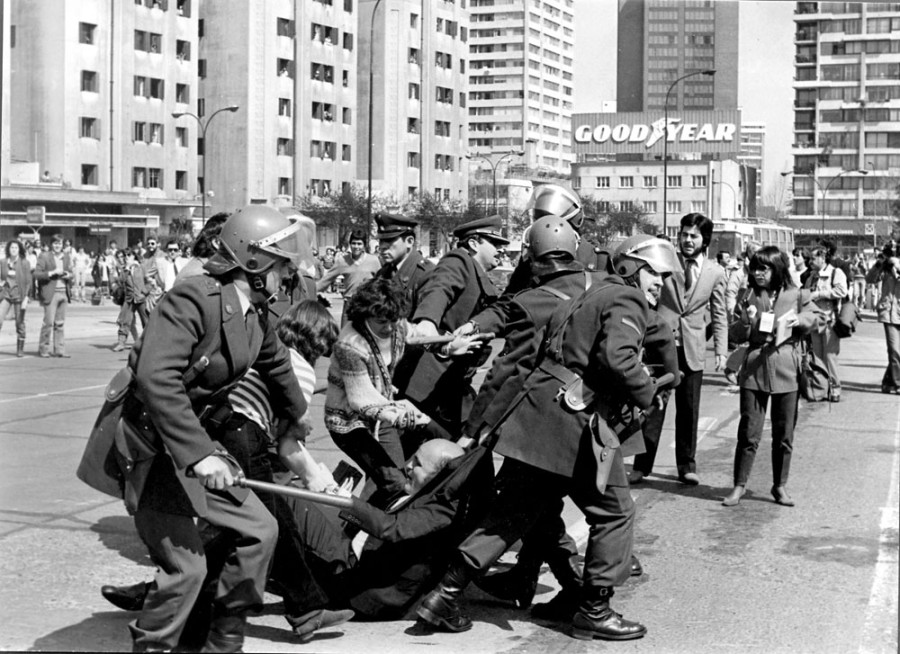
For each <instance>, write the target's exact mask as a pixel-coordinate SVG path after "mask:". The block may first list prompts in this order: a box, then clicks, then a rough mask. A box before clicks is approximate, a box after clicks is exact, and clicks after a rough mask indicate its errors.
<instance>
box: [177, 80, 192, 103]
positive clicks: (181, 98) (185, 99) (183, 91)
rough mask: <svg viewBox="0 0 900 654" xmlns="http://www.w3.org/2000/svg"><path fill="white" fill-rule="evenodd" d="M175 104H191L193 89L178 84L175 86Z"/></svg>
mask: <svg viewBox="0 0 900 654" xmlns="http://www.w3.org/2000/svg"><path fill="white" fill-rule="evenodd" d="M175 102H180V103H182V104H190V102H191V87H190V86H188V85H187V84H176V85H175Z"/></svg>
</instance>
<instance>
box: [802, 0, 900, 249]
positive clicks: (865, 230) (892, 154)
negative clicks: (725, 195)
mask: <svg viewBox="0 0 900 654" xmlns="http://www.w3.org/2000/svg"><path fill="white" fill-rule="evenodd" d="M794 22H795V24H796V33H795V38H794V41H795V44H796V56H795V64H794V89H795V99H794V137H795V140H794V149H793V153H794V183H793V194H794V200H793V214H794V216H795V218H796V219H797V220H796V225H795V226H796V228H797V229H799V230H800V233H801V234H803V235H806V236H807V237H808V238H809V239H814V238H819V237H822V236H825V237H828V238H838V239H840V240H841V241H842V242H844V243H845V244H852V245H864V244H869V245H871V243H872V242H873V240H874V239H876V238H877V239H878V240H880V239H881V238H882V237H884V236H886V235H887V234H889V231H890V222H889V220H888V218H889V216H890V215H891V203H892V201H893V199H894V198H895V191H894V189H896V188H897V185H898V183H900V174H898V171H900V154H898V153H900V84H898V83H897V80H898V78H900V60H898V56H897V53H900V3H858V2H850V3H848V2H822V3H816V2H798V3H797V5H796V9H795V14H794Z"/></svg>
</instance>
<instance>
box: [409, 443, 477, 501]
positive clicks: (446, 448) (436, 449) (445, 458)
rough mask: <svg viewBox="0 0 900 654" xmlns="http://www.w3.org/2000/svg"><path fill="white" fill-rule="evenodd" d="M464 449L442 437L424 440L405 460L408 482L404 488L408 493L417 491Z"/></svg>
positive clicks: (460, 454)
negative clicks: (408, 458)
mask: <svg viewBox="0 0 900 654" xmlns="http://www.w3.org/2000/svg"><path fill="white" fill-rule="evenodd" d="M464 453H465V451H464V450H463V448H461V447H460V446H459V445H457V444H456V443H454V442H452V441H448V440H445V439H443V438H435V439H433V440H430V441H425V442H424V443H422V445H420V446H419V449H418V450H416V453H415V454H413V455H412V457H411V458H410V460H409V461H407V462H406V474H407V476H408V477H409V482H408V483H407V484H406V487H405V488H404V490H405V491H406V492H407V493H409V494H410V495H412V494H414V493H416V492H418V491H419V490H420V489H421V488H422V487H423V486H425V484H427V483H428V482H429V481H431V480H432V479H434V478H435V477H436V476H437V475H438V473H439V472H440V471H441V470H443V469H444V468H445V467H447V464H448V463H450V462H451V461H452V460H453V459H456V458H457V457H461V456H462V455H463V454H464Z"/></svg>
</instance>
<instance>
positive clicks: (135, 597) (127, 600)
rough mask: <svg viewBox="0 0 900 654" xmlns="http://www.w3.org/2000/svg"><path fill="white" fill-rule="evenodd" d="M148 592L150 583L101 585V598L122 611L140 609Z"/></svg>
mask: <svg viewBox="0 0 900 654" xmlns="http://www.w3.org/2000/svg"><path fill="white" fill-rule="evenodd" d="M148 592H150V584H148V583H146V582H143V581H141V582H138V583H136V584H134V585H132V586H111V585H106V586H101V587H100V594H101V595H103V599H105V600H106V601H107V602H109V603H110V604H112V605H113V606H117V607H119V608H120V609H122V610H123V611H140V610H141V609H143V608H144V600H145V599H146V597H147V593H148Z"/></svg>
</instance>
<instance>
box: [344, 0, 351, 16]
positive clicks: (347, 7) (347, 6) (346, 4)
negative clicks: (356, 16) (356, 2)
mask: <svg viewBox="0 0 900 654" xmlns="http://www.w3.org/2000/svg"><path fill="white" fill-rule="evenodd" d="M344 11H346V12H347V13H348V14H352V13H353V0H344Z"/></svg>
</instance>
